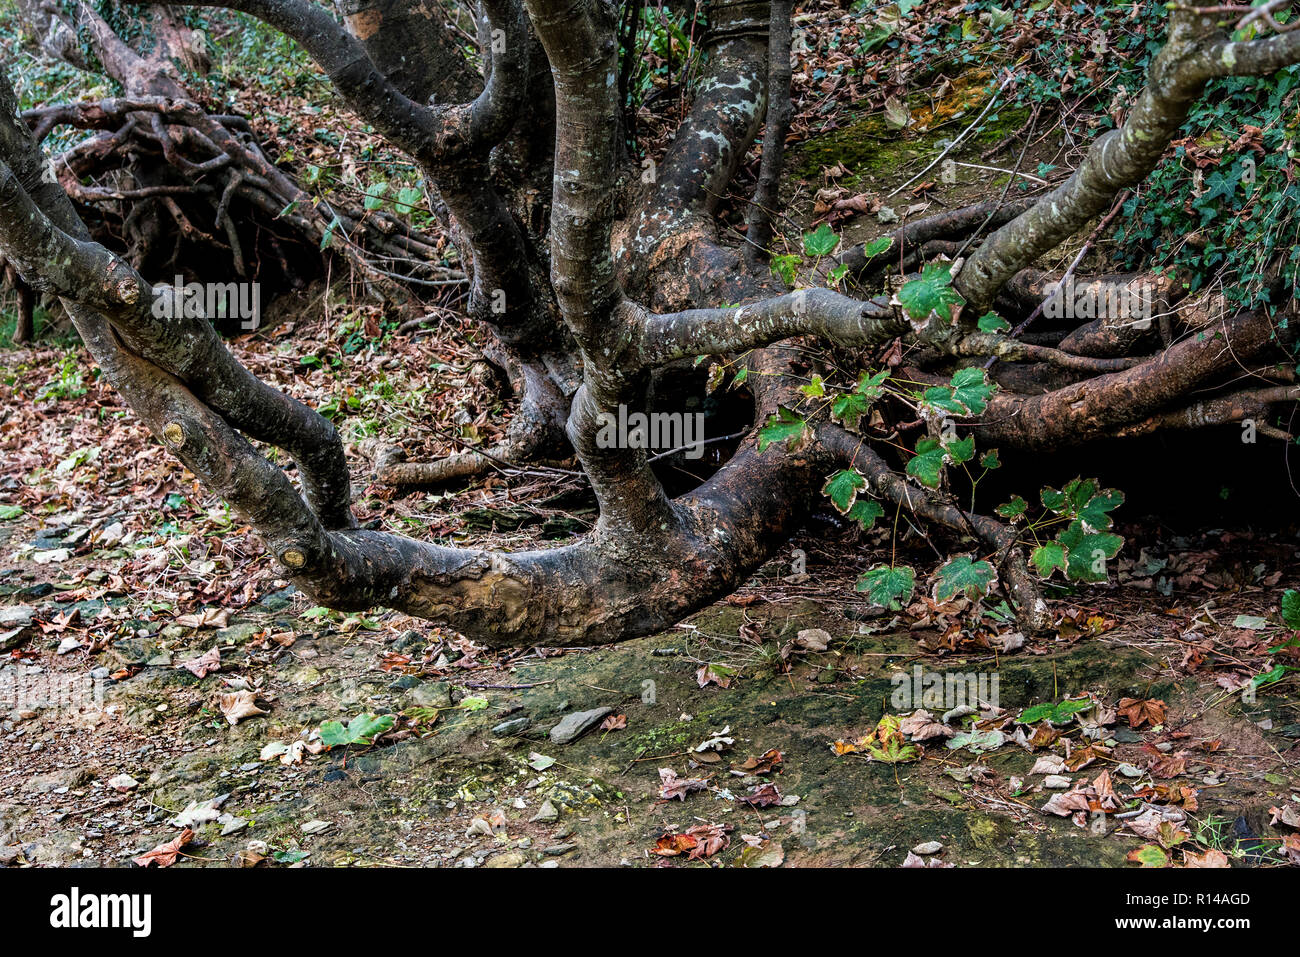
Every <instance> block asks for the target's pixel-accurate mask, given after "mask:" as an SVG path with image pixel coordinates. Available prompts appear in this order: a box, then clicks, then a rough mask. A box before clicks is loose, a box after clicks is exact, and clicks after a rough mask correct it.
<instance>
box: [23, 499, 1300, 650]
mask: <svg viewBox="0 0 1300 957" xmlns="http://www.w3.org/2000/svg"><path fill="white" fill-rule="evenodd" d="M10 507H11V508H12V506H10ZM12 517H13V516H8V515H4V514H3V513H0V518H12ZM1282 621H1283V622H1285V623H1286V626H1287V627H1288V628H1290V629H1292V630H1293V631H1294V630H1300V591H1296V590H1295V589H1294V588H1288V589H1287V590H1286V591H1284V592H1283V593H1282Z"/></svg>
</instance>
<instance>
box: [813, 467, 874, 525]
mask: <svg viewBox="0 0 1300 957" xmlns="http://www.w3.org/2000/svg"><path fill="white" fill-rule="evenodd" d="M866 487H867V480H866V479H865V478H863V477H862V476H861V475H859V474H858V473H857V472H856V471H854V470H853V469H840V471H838V472H836V473H835V474H834V475H832V476H831V477H830V478H829V479H827V480H826V484H825V485H823V486H822V494H823V495H825V496H826V497H827V498H829V499H830V500H831V504H832V505H834V506H835V511H837V512H839V513H840V514H841V515H847V514H848V513H849V510H850V509H852V508H853V503H854V502H855V501H856V500H857V497H858V492H860V491H861V490H862V489H864V488H866Z"/></svg>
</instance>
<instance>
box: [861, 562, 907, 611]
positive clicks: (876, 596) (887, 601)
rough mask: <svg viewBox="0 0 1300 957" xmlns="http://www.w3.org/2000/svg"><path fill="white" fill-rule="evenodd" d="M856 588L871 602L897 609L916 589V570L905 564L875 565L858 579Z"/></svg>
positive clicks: (891, 609) (893, 609)
mask: <svg viewBox="0 0 1300 957" xmlns="http://www.w3.org/2000/svg"><path fill="white" fill-rule="evenodd" d="M857 590H858V591H860V592H866V594H867V598H868V599H869V600H870V601H871V602H872V603H873V604H876V605H880V606H881V607H882V608H888V609H889V610H890V611H898V610H899V609H901V608H902V607H903V606H902V604H901V603H902V602H905V601H907V600H909V599H910V598H911V597H912V592H913V591H915V590H916V572H915V571H914V570H913V569H912V568H910V567H908V566H907V565H877V566H876V567H875V568H872V569H870V570H869V571H867V572H864V573H863V575H862V577H861V578H859V579H858V584H857Z"/></svg>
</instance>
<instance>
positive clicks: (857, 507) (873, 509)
mask: <svg viewBox="0 0 1300 957" xmlns="http://www.w3.org/2000/svg"><path fill="white" fill-rule="evenodd" d="M884 514H885V510H884V508H882V507H881V505H880V503H879V502H874V501H872V500H871V499H869V498H860V499H858V500H857V501H856V502H854V503H853V507H852V508H851V509H849V514H848V516H847V517H848V518H849V519H850V520H851V521H854V522H857V523H858V524H859V525H861V526H862V527H863V529H864V530H865V529H868V528H870V527H871V526H872V525H874V524H876V519H878V518H880V516H882V515H884Z"/></svg>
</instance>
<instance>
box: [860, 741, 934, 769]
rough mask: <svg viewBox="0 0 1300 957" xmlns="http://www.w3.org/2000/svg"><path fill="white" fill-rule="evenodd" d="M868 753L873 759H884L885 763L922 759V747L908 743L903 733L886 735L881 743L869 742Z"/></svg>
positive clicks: (901, 762) (902, 762)
mask: <svg viewBox="0 0 1300 957" xmlns="http://www.w3.org/2000/svg"><path fill="white" fill-rule="evenodd" d="M867 754H869V755H871V758H872V760H874V761H883V762H884V763H885V764H906V763H907V762H909V761H919V760H921V749H920V747H919V746H917V745H915V744H910V743H908V740H907V739H906V738H905V737H903V736H902V735H901V734H890V735H886V736H885V737H884V739H883V740H881V741H880V743H879V744H875V743H872V744H868V745H867Z"/></svg>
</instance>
